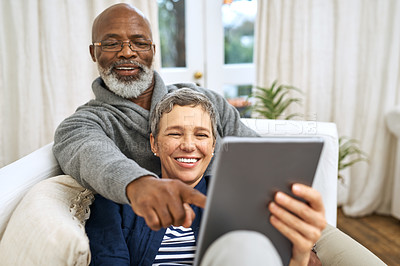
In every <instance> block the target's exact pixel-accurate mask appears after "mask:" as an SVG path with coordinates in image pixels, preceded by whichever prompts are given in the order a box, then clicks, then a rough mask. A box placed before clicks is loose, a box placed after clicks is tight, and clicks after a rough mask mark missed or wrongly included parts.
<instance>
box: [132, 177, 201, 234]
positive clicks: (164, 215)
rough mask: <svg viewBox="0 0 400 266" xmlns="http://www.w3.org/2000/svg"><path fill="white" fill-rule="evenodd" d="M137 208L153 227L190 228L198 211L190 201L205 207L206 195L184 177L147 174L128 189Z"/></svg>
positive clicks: (135, 209) (133, 207)
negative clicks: (159, 177)
mask: <svg viewBox="0 0 400 266" xmlns="http://www.w3.org/2000/svg"><path fill="white" fill-rule="evenodd" d="M126 192H127V196H128V198H129V200H130V202H131V206H132V209H133V211H134V212H135V213H136V214H137V215H139V216H141V217H143V218H144V219H145V221H146V223H147V225H148V226H149V227H150V228H151V229H152V230H159V229H161V228H162V227H164V228H167V227H169V226H170V225H174V226H181V225H182V226H184V227H189V226H190V225H191V224H192V222H193V220H194V218H195V214H194V212H193V209H192V208H191V207H190V206H189V204H194V205H196V206H198V207H201V208H204V207H205V204H206V196H205V195H204V194H202V193H200V192H199V191H197V190H196V189H194V188H192V187H190V186H188V185H186V184H185V183H183V182H182V181H180V180H175V179H157V178H155V177H153V176H143V177H140V178H138V179H136V180H134V181H132V182H131V183H130V184H129V185H128V186H127V188H126Z"/></svg>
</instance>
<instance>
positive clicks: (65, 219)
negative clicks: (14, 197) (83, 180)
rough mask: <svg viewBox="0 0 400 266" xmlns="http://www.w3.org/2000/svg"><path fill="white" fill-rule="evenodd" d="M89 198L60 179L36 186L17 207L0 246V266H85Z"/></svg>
mask: <svg viewBox="0 0 400 266" xmlns="http://www.w3.org/2000/svg"><path fill="white" fill-rule="evenodd" d="M92 202H93V194H92V193H91V192H90V191H89V190H87V189H84V188H83V187H81V186H80V185H79V184H78V183H77V182H76V181H75V180H74V179H73V178H71V177H70V176H66V175H61V176H57V177H53V178H49V179H47V180H44V181H41V182H39V183H38V184H36V185H35V186H34V187H33V188H32V189H31V190H29V192H28V193H27V194H26V195H25V196H24V197H23V199H22V201H21V202H20V203H19V204H18V206H17V208H16V209H15V211H14V213H13V214H12V216H11V218H10V221H9V223H8V225H7V227H6V230H5V232H4V235H3V238H2V239H1V242H0V261H1V262H2V263H4V265H87V264H88V263H89V261H90V249H89V240H88V238H87V236H86V234H85V231H84V229H85V228H84V224H85V221H86V220H87V219H88V218H89V205H90V204H91V203H92Z"/></svg>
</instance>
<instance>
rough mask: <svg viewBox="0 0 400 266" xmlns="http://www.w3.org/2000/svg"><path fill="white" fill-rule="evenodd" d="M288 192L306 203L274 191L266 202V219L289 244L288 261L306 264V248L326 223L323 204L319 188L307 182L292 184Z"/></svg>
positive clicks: (310, 245) (308, 248) (295, 263)
mask: <svg viewBox="0 0 400 266" xmlns="http://www.w3.org/2000/svg"><path fill="white" fill-rule="evenodd" d="M292 192H293V194H294V195H296V196H297V197H300V198H303V199H304V200H305V201H307V202H308V204H306V203H304V202H302V201H299V200H296V199H294V198H292V197H290V196H288V195H287V194H285V193H283V192H278V193H276V194H275V197H274V201H273V202H271V203H270V204H269V205H268V209H269V211H270V212H271V217H270V222H271V224H272V225H273V226H274V227H275V228H276V229H277V230H278V231H279V232H281V233H282V234H283V235H284V236H286V237H287V238H288V239H289V240H290V241H291V242H292V244H293V248H292V258H291V260H290V265H307V264H308V261H309V259H310V250H311V249H312V247H313V245H314V244H315V242H317V240H318V239H319V237H320V236H321V232H322V230H323V229H324V228H325V226H326V220H325V209H324V204H323V202H322V198H321V195H320V194H319V192H318V191H316V190H315V189H313V188H311V187H309V186H306V185H302V184H294V185H293V186H292Z"/></svg>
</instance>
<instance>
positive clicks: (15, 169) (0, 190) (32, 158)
mask: <svg viewBox="0 0 400 266" xmlns="http://www.w3.org/2000/svg"><path fill="white" fill-rule="evenodd" d="M52 147H53V143H50V144H48V145H46V146H44V147H42V148H40V149H38V150H36V151H34V152H32V153H31V154H29V155H27V156H25V157H23V158H21V159H19V160H18V161H15V162H14V163H12V164H9V165H7V166H4V167H3V168H1V169H0V239H1V238H2V235H3V232H4V230H5V228H6V226H7V223H8V220H9V219H10V217H11V214H12V212H13V211H14V209H15V207H17V205H18V203H19V202H20V201H21V199H22V197H23V196H24V195H25V194H26V193H27V192H28V191H29V189H31V188H32V186H33V185H35V184H36V183H38V182H40V181H42V180H44V179H46V178H49V177H52V176H56V175H60V174H62V172H61V169H60V167H59V166H58V163H57V161H56V159H55V158H54V155H53V152H52V150H51V149H52Z"/></svg>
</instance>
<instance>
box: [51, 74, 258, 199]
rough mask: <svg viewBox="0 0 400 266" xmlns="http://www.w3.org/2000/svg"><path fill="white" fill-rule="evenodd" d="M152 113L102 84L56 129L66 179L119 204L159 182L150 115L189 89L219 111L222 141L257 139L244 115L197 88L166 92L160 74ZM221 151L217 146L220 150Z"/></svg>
mask: <svg viewBox="0 0 400 266" xmlns="http://www.w3.org/2000/svg"><path fill="white" fill-rule="evenodd" d="M154 75H155V87H154V91H153V96H152V99H151V108H150V111H148V110H145V109H143V108H142V107H140V106H138V105H136V104H134V103H133V102H131V101H129V100H127V99H124V98H121V97H119V96H117V95H115V94H114V93H112V92H111V91H109V90H108V89H107V88H106V86H105V84H104V82H103V80H102V79H101V78H97V79H96V80H95V81H94V82H93V84H92V89H93V92H94V94H95V100H91V101H89V102H88V103H86V104H85V105H83V106H80V107H79V108H78V109H77V110H76V112H75V113H74V114H73V115H71V116H70V117H68V118H67V119H65V120H64V121H63V122H62V123H61V124H60V125H59V127H58V128H57V130H56V132H55V138H54V146H53V153H54V155H55V157H56V158H57V160H58V163H59V164H60V166H61V169H62V171H63V172H64V173H65V174H69V175H71V176H72V177H74V178H75V179H76V180H77V181H78V182H79V183H80V184H82V185H83V186H84V187H86V188H88V189H90V190H92V191H95V192H97V193H99V194H101V195H103V196H104V197H106V198H108V199H111V200H113V201H115V202H117V203H125V204H127V203H129V201H128V198H127V196H126V192H125V190H126V186H127V185H128V184H129V183H130V182H131V181H133V180H134V179H136V178H139V177H141V176H145V175H153V176H158V175H160V173H161V170H160V161H159V159H158V157H156V156H154V155H153V153H152V152H151V149H150V141H149V136H150V127H149V117H150V112H151V111H152V110H153V109H154V107H155V104H156V103H157V102H158V101H159V100H160V99H161V98H162V97H163V96H164V95H165V94H166V93H168V92H171V91H173V90H176V89H179V88H182V87H188V88H191V89H193V90H197V91H200V92H202V93H204V94H206V95H207V96H208V97H209V98H210V99H211V101H212V102H213V103H214V104H215V107H216V109H217V113H218V115H217V130H218V134H219V136H218V137H217V145H218V139H219V138H220V137H223V136H256V135H257V134H256V133H255V132H254V131H252V130H251V129H249V128H247V127H246V126H245V125H244V124H242V123H241V122H240V117H239V113H238V112H237V110H236V109H235V108H234V107H232V106H231V105H229V104H228V103H227V102H226V100H225V99H224V98H223V97H221V96H220V95H219V94H217V93H215V92H213V91H210V90H206V89H203V88H200V87H198V86H196V85H194V84H192V83H179V84H174V85H168V86H165V85H164V82H163V81H162V79H161V77H160V76H159V75H158V73H157V72H155V74H154ZM216 151H218V146H217V147H216Z"/></svg>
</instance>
